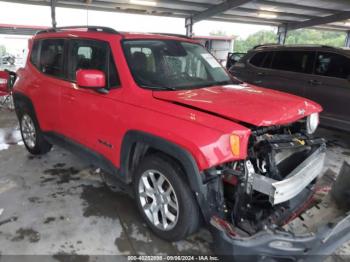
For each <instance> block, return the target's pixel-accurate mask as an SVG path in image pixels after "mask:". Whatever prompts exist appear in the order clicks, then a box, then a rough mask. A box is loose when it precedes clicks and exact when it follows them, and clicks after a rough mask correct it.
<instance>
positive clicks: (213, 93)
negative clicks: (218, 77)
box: [153, 84, 322, 126]
mask: <svg viewBox="0 0 350 262" xmlns="http://www.w3.org/2000/svg"><path fill="white" fill-rule="evenodd" d="M153 96H154V97H155V98H157V99H161V100H165V101H169V102H173V103H176V104H180V105H183V106H188V107H191V108H194V109H197V110H202V111H206V112H208V113H212V114H216V115H220V116H222V117H225V118H229V119H231V120H234V121H238V122H244V123H248V124H251V125H255V126H271V125H283V124H288V123H292V122H294V121H297V120H299V119H301V118H304V117H305V116H308V115H310V114H312V113H315V112H320V111H322V108H321V106H320V105H318V104H316V103H315V102H312V101H310V100H308V99H305V98H302V97H297V96H294V95H290V94H287V93H283V92H279V91H275V90H270V89H266V88H261V87H256V86H252V85H248V84H240V85H226V86H214V87H208V88H200V89H194V90H180V91H154V92H153Z"/></svg>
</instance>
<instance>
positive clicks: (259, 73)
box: [256, 72, 266, 76]
mask: <svg viewBox="0 0 350 262" xmlns="http://www.w3.org/2000/svg"><path fill="white" fill-rule="evenodd" d="M256 75H257V76H265V75H266V74H265V73H263V72H258V73H257V74H256Z"/></svg>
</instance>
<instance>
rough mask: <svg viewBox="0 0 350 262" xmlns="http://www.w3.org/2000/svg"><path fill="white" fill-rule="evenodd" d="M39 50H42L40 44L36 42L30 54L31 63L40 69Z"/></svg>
mask: <svg viewBox="0 0 350 262" xmlns="http://www.w3.org/2000/svg"><path fill="white" fill-rule="evenodd" d="M39 48H40V42H39V41H34V43H33V47H32V51H31V53H30V62H31V63H32V64H33V65H34V66H35V67H37V68H39V65H40V63H39V61H40V60H39Z"/></svg>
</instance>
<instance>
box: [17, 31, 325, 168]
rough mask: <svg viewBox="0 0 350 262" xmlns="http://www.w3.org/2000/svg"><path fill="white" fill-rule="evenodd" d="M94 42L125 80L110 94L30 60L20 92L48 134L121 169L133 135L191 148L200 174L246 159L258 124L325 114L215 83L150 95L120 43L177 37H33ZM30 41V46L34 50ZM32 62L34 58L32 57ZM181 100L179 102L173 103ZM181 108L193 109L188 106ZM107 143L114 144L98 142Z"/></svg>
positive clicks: (296, 101)
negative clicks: (236, 150)
mask: <svg viewBox="0 0 350 262" xmlns="http://www.w3.org/2000/svg"><path fill="white" fill-rule="evenodd" d="M50 37H51V38H68V39H69V38H72V39H75V38H77V37H79V38H88V39H96V40H102V41H106V42H108V43H109V45H110V48H111V50H112V55H113V56H114V61H115V62H116V68H117V70H118V74H119V77H120V82H121V84H120V86H119V87H118V88H116V89H113V90H111V91H110V92H109V93H108V94H100V93H97V92H95V91H94V90H91V89H86V88H85V89H84V88H79V87H78V85H77V84H76V83H73V82H69V81H64V80H61V79H56V78H53V77H49V76H46V75H44V74H42V73H41V72H39V71H38V70H37V69H36V68H35V67H34V66H32V65H31V63H30V62H29V61H27V65H26V67H25V69H21V70H19V71H18V72H17V73H18V80H17V81H16V84H15V88H14V90H15V92H19V93H22V94H24V95H26V96H28V97H29V98H30V99H31V100H32V102H33V104H34V109H35V112H36V114H37V118H38V120H39V124H40V127H41V129H42V130H44V131H54V132H57V133H60V134H62V135H64V136H66V137H68V138H70V139H72V140H74V141H76V142H78V143H80V144H82V145H84V146H85V147H87V148H90V149H92V150H93V151H95V152H98V153H100V154H102V155H103V156H105V157H106V158H107V159H109V160H110V161H111V162H112V163H113V164H114V165H115V166H116V167H119V166H120V159H121V153H120V150H121V145H122V142H123V139H124V136H125V134H126V133H127V132H128V131H130V130H138V131H143V132H146V133H149V134H152V135H154V136H158V137H160V138H163V139H165V140H167V141H170V142H172V143H174V144H176V145H178V146H180V147H182V148H183V149H185V150H187V151H188V152H189V153H190V154H191V155H192V156H193V157H194V159H195V160H196V162H197V165H198V167H199V169H200V170H205V169H208V168H210V167H213V166H216V165H219V164H222V163H225V162H229V161H233V160H238V159H245V158H246V157H247V148H248V141H249V136H250V134H251V131H250V129H249V128H247V127H245V126H243V125H241V124H239V122H246V123H250V124H253V125H256V126H260V125H274V124H284V123H290V122H293V121H295V120H297V119H300V118H302V117H303V116H301V115H299V114H298V109H304V110H305V112H306V113H305V114H306V115H307V114H311V113H313V112H319V111H320V110H321V108H320V106H318V105H317V104H315V103H313V102H311V101H308V100H305V99H302V98H298V97H295V96H291V95H287V94H284V93H281V92H277V91H270V90H267V89H262V88H258V87H252V86H240V87H238V86H231V87H229V86H226V87H222V86H217V87H212V88H203V89H196V90H192V91H151V90H146V89H142V88H140V87H139V86H138V85H137V84H136V83H135V81H134V79H133V77H132V75H131V73H130V70H129V68H128V65H127V62H126V59H125V56H124V53H123V49H122V46H121V40H122V39H138V38H140V39H148V38H149V39H177V40H181V41H190V42H193V40H184V39H182V38H177V37H168V36H159V35H150V34H121V35H118V34H107V33H102V32H83V31H73V30H72V31H67V32H57V33H45V34H39V35H37V36H35V38H50ZM31 42H32V41H30V46H31ZM28 57H30V54H29V56H28ZM174 102H176V103H174ZM181 104H184V105H187V106H183V105H181ZM232 133H235V134H237V135H238V136H240V148H241V152H240V155H239V156H238V157H237V156H236V157H234V156H233V154H232V152H231V147H230V142H229V141H230V139H229V137H230V135H231V134H232ZM99 140H102V141H107V142H108V143H109V144H110V145H111V147H110V148H109V147H106V146H104V145H102V144H101V143H99Z"/></svg>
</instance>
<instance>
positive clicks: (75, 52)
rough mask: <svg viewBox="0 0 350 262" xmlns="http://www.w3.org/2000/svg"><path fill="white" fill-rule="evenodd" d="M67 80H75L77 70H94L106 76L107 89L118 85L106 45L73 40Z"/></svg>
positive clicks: (113, 64) (90, 41) (114, 67)
mask: <svg viewBox="0 0 350 262" xmlns="http://www.w3.org/2000/svg"><path fill="white" fill-rule="evenodd" d="M69 60H70V65H69V70H68V72H69V79H70V80H72V81H75V80H76V72H77V71H78V70H79V69H95V70H100V71H103V72H104V73H105V74H106V79H107V81H108V82H107V87H116V86H118V85H119V78H118V74H117V70H116V66H115V63H114V60H113V56H112V54H111V51H110V48H109V45H108V43H106V42H102V41H94V40H74V41H72V42H71V48H70V54H69Z"/></svg>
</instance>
